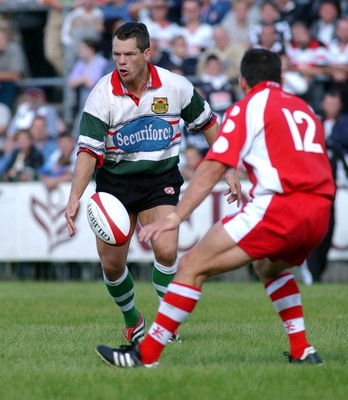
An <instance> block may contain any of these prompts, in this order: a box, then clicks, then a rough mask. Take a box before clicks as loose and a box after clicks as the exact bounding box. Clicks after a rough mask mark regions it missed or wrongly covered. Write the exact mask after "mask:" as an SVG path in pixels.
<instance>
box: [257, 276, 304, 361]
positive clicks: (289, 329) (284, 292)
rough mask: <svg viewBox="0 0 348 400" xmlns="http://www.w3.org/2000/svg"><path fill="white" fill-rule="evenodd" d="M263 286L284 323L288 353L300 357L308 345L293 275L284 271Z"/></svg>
mask: <svg viewBox="0 0 348 400" xmlns="http://www.w3.org/2000/svg"><path fill="white" fill-rule="evenodd" d="M265 288H266V291H267V294H268V296H269V297H270V299H271V301H272V303H273V306H274V308H275V309H276V311H277V312H278V314H279V316H280V318H281V319H282V321H283V323H284V327H285V331H286V333H287V334H288V337H289V342H290V355H291V357H293V358H300V357H301V356H302V354H303V351H304V350H305V348H306V347H309V346H310V345H309V344H308V341H307V338H306V330H305V325H304V317H303V309H302V301H301V294H300V290H299V288H298V286H297V283H296V281H295V279H294V276H293V275H292V274H290V273H288V272H285V273H284V274H283V275H282V276H280V277H279V278H276V279H271V280H269V281H267V282H266V284H265Z"/></svg>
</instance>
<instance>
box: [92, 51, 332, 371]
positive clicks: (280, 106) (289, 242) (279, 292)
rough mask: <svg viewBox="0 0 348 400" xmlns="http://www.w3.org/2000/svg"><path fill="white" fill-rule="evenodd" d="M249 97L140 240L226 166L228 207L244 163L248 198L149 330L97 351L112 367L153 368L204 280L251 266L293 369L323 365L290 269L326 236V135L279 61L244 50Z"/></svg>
mask: <svg viewBox="0 0 348 400" xmlns="http://www.w3.org/2000/svg"><path fill="white" fill-rule="evenodd" d="M240 86H241V88H242V90H243V92H244V93H245V94H246V96H245V98H244V99H243V100H241V101H239V102H238V103H236V104H235V105H232V106H231V107H230V108H229V109H228V110H227V112H226V115H225V118H224V120H223V122H222V125H221V128H220V131H219V134H218V137H217V138H216V140H215V142H214V143H213V145H212V146H211V148H210V150H209V152H208V154H207V156H206V158H205V160H204V161H203V162H202V163H201V164H200V165H199V167H198V168H197V170H196V173H195V174H194V176H193V178H192V179H191V181H190V184H189V186H188V188H187V190H186V191H185V193H184V195H183V197H182V199H181V200H180V202H179V203H178V205H177V207H176V210H175V212H172V213H171V214H170V215H168V216H167V217H166V218H165V219H163V220H162V221H157V222H155V223H153V224H150V225H147V226H145V227H144V228H143V229H142V230H141V232H140V234H139V237H140V239H141V240H144V241H146V240H149V239H151V240H152V241H153V242H154V243H156V240H158V239H160V238H161V237H162V236H161V235H162V234H163V233H165V232H169V231H171V230H176V229H177V228H178V226H179V225H180V223H181V221H183V220H184V219H185V218H186V217H187V216H188V215H189V214H190V213H191V212H192V211H193V210H194V209H195V207H196V206H197V205H198V204H200V203H201V202H202V201H203V200H204V198H205V197H206V196H207V194H208V193H209V192H210V191H211V189H212V188H213V187H214V185H215V184H216V182H217V181H218V180H220V179H221V177H222V176H223V174H225V173H226V170H227V169H228V168H232V170H231V169H230V170H229V172H228V173H227V174H226V180H227V183H228V185H229V196H228V198H227V201H228V202H229V203H231V202H233V201H235V200H237V202H238V201H239V200H240V185H239V182H238V180H236V176H235V174H234V168H236V167H237V165H238V161H239V160H240V159H241V160H243V162H244V164H245V167H246V169H247V171H248V173H249V177H250V180H251V182H252V184H253V186H252V189H251V192H250V195H251V200H250V201H249V202H248V203H246V204H245V205H244V206H243V208H242V209H241V210H240V211H239V212H238V213H237V214H235V215H233V216H228V217H225V218H223V219H222V220H221V221H220V222H217V223H216V224H215V225H214V226H213V227H212V228H211V229H210V230H209V231H208V232H207V234H206V235H205V236H204V237H203V238H202V240H201V241H200V242H199V243H197V244H196V245H195V246H194V247H193V248H192V249H191V250H189V251H188V252H187V253H186V254H185V255H184V256H183V257H182V258H181V260H180V263H179V267H178V272H177V273H176V275H175V277H174V279H173V281H172V283H170V284H169V286H168V290H167V293H166V295H165V296H164V298H163V301H162V303H161V305H160V307H159V311H158V314H157V316H156V319H155V322H154V323H153V324H152V325H151V327H150V329H149V332H148V334H147V335H146V336H145V339H144V340H143V341H142V342H141V343H140V344H135V345H133V346H123V347H121V348H119V349H113V348H111V347H108V346H104V345H100V346H98V347H97V352H98V353H99V355H100V356H101V357H102V359H103V360H104V361H106V362H107V363H109V364H111V365H114V366H118V367H134V366H146V367H151V366H154V365H156V364H158V359H159V357H160V355H161V352H162V350H163V349H164V347H165V345H166V343H167V342H168V340H169V339H170V336H171V334H172V332H173V331H174V330H175V329H177V328H178V326H179V325H180V323H182V322H183V321H184V320H185V319H186V318H187V316H188V315H190V313H191V312H192V311H193V309H194V307H195V305H196V303H197V301H198V300H199V298H200V296H201V288H202V285H203V283H204V281H205V280H206V279H207V278H208V277H210V276H213V275H216V274H219V273H222V272H226V271H230V270H233V269H236V268H240V267H242V266H245V265H248V264H249V263H250V262H253V265H254V269H255V271H256V273H257V275H258V277H259V278H260V280H261V281H262V282H263V283H264V285H265V289H266V292H267V294H268V296H269V297H270V299H271V301H272V303H273V305H274V307H275V309H276V311H277V313H278V314H279V316H280V318H281V320H282V322H283V324H284V327H285V331H286V333H287V335H288V338H289V345H290V350H289V352H285V353H284V354H285V355H287V356H288V360H289V361H290V362H291V363H309V364H321V363H322V360H321V358H320V356H319V355H318V353H317V351H316V349H315V348H314V347H313V346H312V345H311V344H310V342H308V339H307V335H306V330H305V324H304V317H303V309H302V302H301V296H300V291H299V288H298V286H297V284H296V282H295V279H294V276H293V274H292V273H291V272H289V271H288V269H289V268H291V267H293V266H296V265H300V264H301V263H302V262H303V261H304V260H305V259H306V258H307V256H308V254H309V253H310V251H311V250H312V249H313V248H315V247H316V246H317V245H318V244H319V243H320V242H321V240H322V238H323V236H324V235H325V233H326V231H327V228H328V222H329V216H330V205H331V203H332V201H333V198H334V192H335V187H334V182H333V178H332V172H331V168H330V164H329V160H328V157H327V154H326V149H325V142H324V132H323V127H322V125H321V123H320V122H319V120H318V118H317V117H316V116H315V114H314V113H313V111H312V109H311V108H310V107H309V106H308V105H307V104H306V103H305V102H304V101H303V100H301V99H299V98H297V97H295V96H293V95H291V94H289V93H286V92H284V91H283V90H282V89H281V61H280V58H279V56H278V55H276V54H274V53H272V52H270V51H268V50H264V49H251V50H248V51H247V52H246V53H245V55H244V57H243V60H242V62H241V78H240Z"/></svg>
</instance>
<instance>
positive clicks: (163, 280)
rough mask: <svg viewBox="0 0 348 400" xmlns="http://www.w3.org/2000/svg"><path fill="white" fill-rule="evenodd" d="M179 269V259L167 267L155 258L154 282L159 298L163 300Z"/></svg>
mask: <svg viewBox="0 0 348 400" xmlns="http://www.w3.org/2000/svg"><path fill="white" fill-rule="evenodd" d="M177 269H178V259H177V260H176V261H175V264H174V265H172V266H171V267H165V266H164V265H161V264H160V263H159V262H157V261H156V260H155V262H154V264H153V268H152V284H153V286H154V288H155V289H156V292H157V295H158V299H159V301H160V302H161V301H162V299H163V297H164V295H165V294H166V292H167V286H168V285H169V284H170V282H171V281H172V279H173V278H174V275H175V273H176V271H177Z"/></svg>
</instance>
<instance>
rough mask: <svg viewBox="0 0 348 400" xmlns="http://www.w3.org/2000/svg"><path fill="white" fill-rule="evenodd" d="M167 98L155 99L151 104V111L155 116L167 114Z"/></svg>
mask: <svg viewBox="0 0 348 400" xmlns="http://www.w3.org/2000/svg"><path fill="white" fill-rule="evenodd" d="M167 101H168V99H167V97H154V99H153V103H152V104H151V110H152V111H153V112H154V113H155V114H165V113H166V112H167V111H168V108H169V105H168V102H167Z"/></svg>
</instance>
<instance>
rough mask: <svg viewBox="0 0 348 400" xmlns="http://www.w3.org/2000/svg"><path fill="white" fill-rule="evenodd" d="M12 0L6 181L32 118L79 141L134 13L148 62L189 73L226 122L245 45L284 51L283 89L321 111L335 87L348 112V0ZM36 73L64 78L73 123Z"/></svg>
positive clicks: (4, 79) (0, 139)
mask: <svg viewBox="0 0 348 400" xmlns="http://www.w3.org/2000/svg"><path fill="white" fill-rule="evenodd" d="M14 3H16V1H15V2H14ZM14 3H13V2H9V1H7V0H0V110H1V118H0V154H1V159H0V176H1V179H8V178H6V174H5V169H6V165H7V164H8V159H9V158H10V154H11V153H12V152H13V150H14V149H15V148H16V147H17V146H18V141H17V133H18V132H19V131H20V130H21V131H22V130H28V131H29V132H30V133H31V134H32V124H34V121H35V124H37V123H38V122H37V119H36V117H41V119H42V118H43V119H44V120H45V127H43V129H44V130H45V131H46V132H47V135H48V139H49V140H50V141H51V142H52V143H53V146H51V147H56V148H57V147H58V143H57V139H58V137H59V135H60V134H64V135H65V134H66V133H67V131H68V132H70V134H71V135H72V137H73V138H75V140H76V137H77V134H78V123H79V118H80V115H81V111H82V107H83V104H84V101H85V99H86V97H87V96H88V93H89V92H90V91H91V89H92V88H93V86H94V85H95V83H96V82H97V81H98V79H99V78H100V77H101V76H103V75H104V74H106V73H109V72H110V71H112V69H113V61H112V54H111V39H112V33H113V32H114V30H115V29H116V28H117V26H119V25H120V24H122V23H124V22H128V21H132V20H136V21H141V22H143V23H145V24H146V25H147V27H148V30H149V32H150V36H151V47H152V58H151V61H152V62H153V63H154V64H156V65H158V66H162V67H164V68H167V69H170V70H172V71H174V72H176V73H179V74H183V75H185V76H187V77H189V79H191V80H192V82H193V83H194V85H195V86H196V88H197V90H199V91H200V92H201V93H202V95H203V96H204V97H205V98H206V99H207V100H208V101H209V103H210V104H211V106H212V108H213V110H214V111H215V112H216V113H217V115H218V117H219V119H220V120H221V118H222V116H223V113H224V111H225V109H226V107H227V106H228V105H229V104H231V103H233V102H234V101H236V100H238V99H239V98H240V97H241V96H242V94H241V93H240V91H239V87H238V75H239V63H240V60H241V58H242V56H243V53H244V51H245V50H246V49H247V48H249V47H262V48H267V49H269V50H271V51H274V52H277V53H279V54H280V55H281V57H282V60H283V73H284V87H285V88H286V90H288V91H290V92H292V93H294V94H297V95H299V96H301V97H303V98H304V99H305V100H307V101H308V102H309V103H310V104H311V105H312V107H313V108H314V110H315V111H316V112H317V113H318V114H319V115H320V116H323V110H322V99H323V97H324V95H325V93H326V92H328V91H329V90H331V89H335V90H338V92H339V93H340V96H341V101H342V112H348V95H347V93H348V83H347V82H348V4H347V3H348V2H347V1H339V0H273V1H271V0H266V1H263V0H220V1H217V0H140V1H135V0H72V1H69V0H66V1H60V0H23V1H20V2H18V4H17V5H18V6H19V5H20V6H19V8H18V9H16V10H15V11H14V8H15V4H14ZM40 76H41V77H50V76H53V77H54V76H59V77H62V78H63V79H65V81H66V84H67V86H68V88H70V90H69V99H68V101H69V106H70V107H71V110H72V114H73V121H69V123H67V122H66V121H64V120H63V118H62V115H59V105H58V106H57V103H59V101H58V102H57V101H55V99H54V98H52V96H51V93H50V92H49V90H48V88H47V87H45V88H43V87H41V88H40V87H36V88H27V89H21V86H20V85H18V83H19V82H20V81H21V79H23V78H26V77H34V78H35V77H40ZM53 97H54V96H53ZM54 102H55V104H54ZM186 134H187V135H190V132H186ZM33 140H34V146H35V147H37V149H38V150H39V152H41V153H42V152H43V148H42V147H40V146H38V143H35V139H33ZM193 142H194V140H193ZM46 147H47V146H45V147H44V148H45V153H47V152H48V151H47V149H46ZM203 147H204V146H203ZM203 150H205V148H203ZM43 157H44V158H45V157H46V155H45V154H43ZM35 176H39V174H35Z"/></svg>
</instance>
